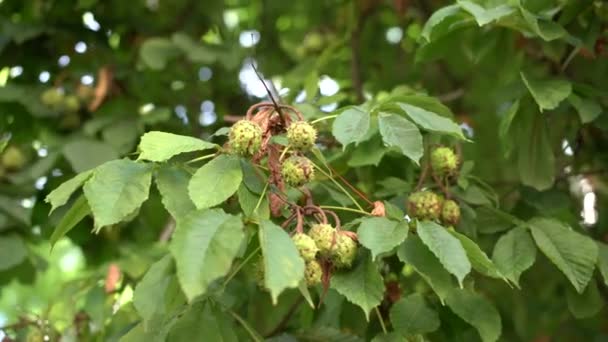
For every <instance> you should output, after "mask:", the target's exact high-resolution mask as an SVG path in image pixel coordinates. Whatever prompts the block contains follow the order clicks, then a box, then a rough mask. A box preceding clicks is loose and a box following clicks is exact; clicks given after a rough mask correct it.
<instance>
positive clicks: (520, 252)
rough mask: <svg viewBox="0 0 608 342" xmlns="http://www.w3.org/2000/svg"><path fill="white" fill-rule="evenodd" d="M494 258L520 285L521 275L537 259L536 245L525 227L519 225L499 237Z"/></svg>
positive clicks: (497, 265) (514, 281)
mask: <svg viewBox="0 0 608 342" xmlns="http://www.w3.org/2000/svg"><path fill="white" fill-rule="evenodd" d="M492 260H493V261H494V264H495V265H496V267H498V269H499V270H500V272H501V273H502V274H503V275H504V276H505V277H507V279H509V280H510V281H512V282H513V283H514V284H516V285H517V286H519V276H520V275H521V274H522V273H523V272H524V271H525V270H527V269H528V268H530V266H532V265H533V264H534V261H535V260H536V246H534V241H532V238H531V237H530V233H529V232H528V230H527V229H525V228H524V227H517V228H514V229H512V230H510V231H509V232H508V233H506V234H504V235H503V236H501V237H500V239H498V242H496V245H495V246H494V253H493V254H492Z"/></svg>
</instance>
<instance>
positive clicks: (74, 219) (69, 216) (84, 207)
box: [49, 195, 91, 247]
mask: <svg viewBox="0 0 608 342" xmlns="http://www.w3.org/2000/svg"><path fill="white" fill-rule="evenodd" d="M90 213H91V208H89V204H88V203H87V200H86V198H84V195H80V196H78V199H76V201H74V204H72V207H71V208H70V209H69V210H68V211H67V212H66V213H65V214H64V215H63V217H62V218H61V221H59V224H58V225H57V227H55V230H54V231H53V234H51V238H50V239H49V240H50V242H51V247H52V246H55V244H56V243H57V241H59V239H61V238H62V237H64V236H65V234H67V233H68V232H69V231H70V230H72V228H74V227H76V225H77V224H78V222H80V221H82V219H84V218H85V217H87V215H89V214H90Z"/></svg>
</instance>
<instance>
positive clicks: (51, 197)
mask: <svg viewBox="0 0 608 342" xmlns="http://www.w3.org/2000/svg"><path fill="white" fill-rule="evenodd" d="M91 174H93V170H89V171H85V172H82V173H79V174H77V175H76V176H74V177H73V178H72V179H70V180H67V181H65V182H63V183H62V184H61V185H60V186H58V187H57V188H55V190H53V191H51V193H49V194H48V195H47V196H46V198H45V199H44V201H45V202H47V203H50V204H51V210H50V211H49V215H50V214H51V213H52V212H53V211H54V210H55V209H57V208H58V207H61V206H62V205H64V204H66V203H67V202H68V200H69V199H70V196H72V194H73V193H74V191H76V190H78V188H80V187H81V186H82V184H83V183H84V182H85V181H86V180H87V179H89V177H91Z"/></svg>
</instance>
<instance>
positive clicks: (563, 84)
mask: <svg viewBox="0 0 608 342" xmlns="http://www.w3.org/2000/svg"><path fill="white" fill-rule="evenodd" d="M520 75H521V79H522V80H523V81H524V84H525V85H526V87H527V88H528V90H529V91H530V94H532V97H534V100H535V101H536V103H537V104H538V108H539V109H540V111H541V112H542V111H543V110H545V109H549V110H551V109H555V108H557V106H558V105H559V104H560V103H561V102H562V101H563V100H565V99H566V98H568V96H570V93H571V92H572V85H571V84H570V82H568V81H564V80H546V79H543V80H539V79H533V78H531V77H530V76H528V75H526V74H525V73H523V72H521V73H520Z"/></svg>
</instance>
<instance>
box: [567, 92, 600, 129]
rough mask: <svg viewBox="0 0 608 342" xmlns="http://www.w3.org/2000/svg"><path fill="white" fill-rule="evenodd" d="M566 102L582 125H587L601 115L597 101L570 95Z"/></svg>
mask: <svg viewBox="0 0 608 342" xmlns="http://www.w3.org/2000/svg"><path fill="white" fill-rule="evenodd" d="M568 101H569V102H570V104H571V105H572V107H574V108H575V109H576V111H577V112H578V115H579V117H580V118H581V122H582V123H584V124H585V123H589V122H591V121H593V120H595V119H596V118H597V117H598V116H600V114H602V107H600V105H599V103H597V101H595V100H592V99H589V98H584V99H583V98H580V97H578V96H577V95H575V94H570V96H569V97H568Z"/></svg>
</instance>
